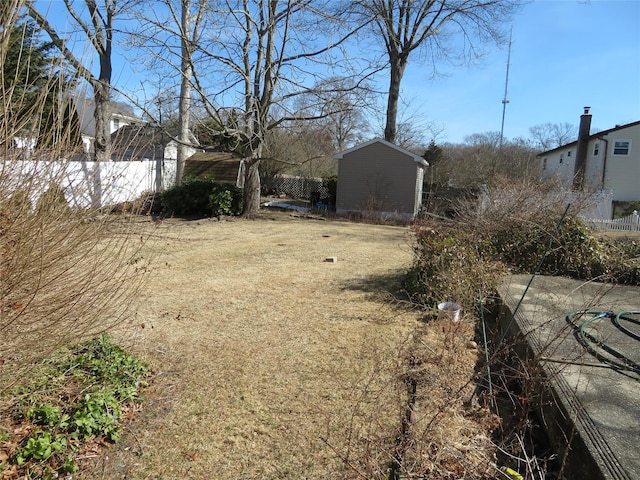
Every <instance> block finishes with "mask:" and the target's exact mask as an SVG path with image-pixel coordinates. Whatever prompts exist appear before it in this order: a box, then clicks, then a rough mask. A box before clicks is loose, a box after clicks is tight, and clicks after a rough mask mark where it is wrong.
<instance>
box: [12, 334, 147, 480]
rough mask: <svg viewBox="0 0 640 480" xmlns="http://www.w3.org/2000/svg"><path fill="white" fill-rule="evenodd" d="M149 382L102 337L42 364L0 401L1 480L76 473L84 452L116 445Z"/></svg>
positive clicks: (142, 370)
mask: <svg viewBox="0 0 640 480" xmlns="http://www.w3.org/2000/svg"><path fill="white" fill-rule="evenodd" d="M148 376H149V368H148V367H147V366H146V365H145V364H144V363H142V362H141V361H139V360H138V359H136V358H135V357H134V356H133V355H132V354H131V353H128V352H127V351H126V350H124V349H123V348H122V347H120V346H118V345H116V344H115V343H114V342H113V340H112V339H111V337H109V336H107V335H101V336H99V337H96V338H95V339H93V340H91V341H90V342H88V343H85V344H83V345H80V346H76V347H72V348H70V349H68V350H65V351H64V352H61V353H58V354H56V355H54V356H52V357H51V358H50V359H48V360H45V361H43V362H42V363H41V364H40V365H39V366H38V367H37V368H35V369H34V370H33V374H32V376H31V377H30V378H31V380H30V381H29V382H28V383H24V384H22V385H17V386H16V387H14V389H12V390H10V391H8V392H6V393H5V394H4V395H3V396H2V398H0V401H1V402H2V403H1V405H2V409H3V412H2V418H3V422H4V424H3V425H1V430H0V431H1V432H2V434H1V436H0V475H1V477H2V478H3V479H12V478H45V479H47V478H58V477H59V476H60V475H62V474H73V473H75V472H77V471H78V469H79V466H78V462H77V460H76V459H77V458H78V457H81V456H82V455H83V452H86V451H89V450H95V449H96V447H97V446H99V445H101V444H104V443H115V442H117V441H118V439H119V436H120V433H121V431H122V420H123V418H124V417H125V416H126V414H127V413H128V412H129V411H131V410H132V409H133V408H134V407H135V406H136V405H137V404H138V403H139V402H140V392H141V390H142V388H143V387H144V386H146V385H147V379H148ZM7 422H9V423H7Z"/></svg>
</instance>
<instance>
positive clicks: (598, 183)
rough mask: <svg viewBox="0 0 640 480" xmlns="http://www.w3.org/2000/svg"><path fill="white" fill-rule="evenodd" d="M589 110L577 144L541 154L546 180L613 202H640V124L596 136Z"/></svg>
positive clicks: (584, 116) (585, 113)
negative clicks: (603, 195) (597, 194)
mask: <svg viewBox="0 0 640 480" xmlns="http://www.w3.org/2000/svg"><path fill="white" fill-rule="evenodd" d="M589 108H590V107H585V110H584V114H583V115H582V116H581V117H580V128H579V133H578V140H577V141H575V142H572V143H568V144H566V145H562V146H560V147H558V148H554V149H552V150H548V151H546V152H543V153H541V154H539V155H538V158H539V159H540V161H541V163H542V165H541V167H542V176H543V178H545V179H556V180H559V181H560V183H561V184H562V185H563V186H566V187H571V188H573V190H577V191H584V192H593V193H598V192H600V193H608V194H611V197H612V200H613V202H640V121H637V122H633V123H628V124H626V125H616V126H615V127H614V128H611V129H609V130H604V131H602V132H597V133H593V134H592V133H590V128H591V114H590V113H589Z"/></svg>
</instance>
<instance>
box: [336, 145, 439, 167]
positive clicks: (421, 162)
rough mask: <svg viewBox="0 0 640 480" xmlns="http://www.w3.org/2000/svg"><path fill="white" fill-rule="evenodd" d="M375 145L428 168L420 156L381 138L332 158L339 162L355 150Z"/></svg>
mask: <svg viewBox="0 0 640 480" xmlns="http://www.w3.org/2000/svg"><path fill="white" fill-rule="evenodd" d="M375 143H380V144H382V145H385V146H387V147H389V148H392V149H394V150H397V151H398V152H400V153H403V154H404V155H407V156H408V157H411V158H412V159H413V161H414V162H416V163H419V164H420V165H422V166H423V167H428V166H429V164H428V163H427V161H426V160H425V159H424V158H422V157H421V156H419V155H416V154H415V153H411V152H410V151H408V150H405V149H404V148H401V147H399V146H397V145H394V144H393V143H391V142H387V141H386V140H383V139H382V138H374V139H373V140H369V141H368V142H365V143H361V144H360V145H356V146H355V147H352V148H349V149H347V150H343V151H342V152H339V153H336V154H335V155H334V156H333V158H335V159H336V160H341V159H342V158H343V157H344V156H345V155H348V154H350V153H351V152H355V151H356V150H360V149H361V148H365V147H368V146H370V145H373V144H375Z"/></svg>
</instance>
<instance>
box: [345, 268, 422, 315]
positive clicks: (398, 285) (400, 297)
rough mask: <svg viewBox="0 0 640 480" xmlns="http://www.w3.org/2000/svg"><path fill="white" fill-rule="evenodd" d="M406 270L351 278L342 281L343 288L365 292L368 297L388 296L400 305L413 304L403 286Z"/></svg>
mask: <svg viewBox="0 0 640 480" xmlns="http://www.w3.org/2000/svg"><path fill="white" fill-rule="evenodd" d="M405 276H406V272H405V271H403V270H398V271H395V272H391V273H385V274H382V275H369V276H366V277H361V278H351V279H349V280H347V281H345V282H343V283H342V285H341V286H340V287H341V290H351V291H355V292H364V293H366V294H368V295H367V298H368V299H376V300H378V299H380V298H381V297H382V298H387V299H388V300H389V301H391V302H397V303H398V304H399V305H406V306H407V307H409V306H410V305H411V302H410V298H409V295H408V294H407V292H406V290H405V289H404V286H403V281H404V278H405Z"/></svg>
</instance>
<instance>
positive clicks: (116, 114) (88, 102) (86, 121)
mask: <svg viewBox="0 0 640 480" xmlns="http://www.w3.org/2000/svg"><path fill="white" fill-rule="evenodd" d="M76 108H77V110H78V116H79V118H80V135H81V136H82V143H83V144H84V151H85V152H91V151H93V140H94V139H95V136H96V121H95V118H94V117H93V113H94V111H95V109H96V107H95V102H94V101H93V99H91V98H81V99H77V100H76ZM109 123H110V125H109V132H110V133H111V134H113V133H114V132H115V131H117V130H118V129H119V128H121V127H124V126H126V125H144V124H146V122H145V121H144V120H142V119H141V118H138V117H134V116H132V115H130V114H128V113H126V112H124V111H123V109H121V108H120V107H119V106H118V104H111V119H110V122H109Z"/></svg>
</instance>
